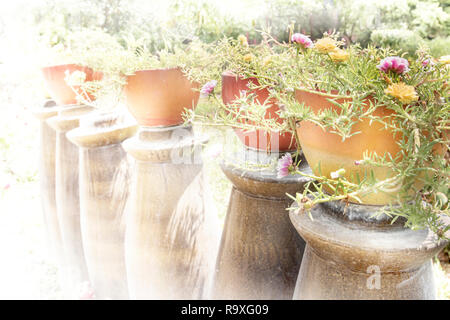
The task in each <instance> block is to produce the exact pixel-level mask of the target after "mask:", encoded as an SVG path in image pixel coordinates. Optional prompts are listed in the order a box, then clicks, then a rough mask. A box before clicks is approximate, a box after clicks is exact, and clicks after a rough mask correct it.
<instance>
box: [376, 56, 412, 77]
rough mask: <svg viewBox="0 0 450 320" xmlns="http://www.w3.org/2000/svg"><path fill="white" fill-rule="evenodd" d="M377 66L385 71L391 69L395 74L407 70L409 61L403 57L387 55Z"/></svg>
mask: <svg viewBox="0 0 450 320" xmlns="http://www.w3.org/2000/svg"><path fill="white" fill-rule="evenodd" d="M377 68H378V69H379V70H381V71H383V72H385V73H387V72H389V71H393V72H395V73H397V74H403V73H406V72H408V71H409V63H408V60H406V59H404V58H400V57H387V58H384V59H383V60H381V61H380V64H379V65H377Z"/></svg>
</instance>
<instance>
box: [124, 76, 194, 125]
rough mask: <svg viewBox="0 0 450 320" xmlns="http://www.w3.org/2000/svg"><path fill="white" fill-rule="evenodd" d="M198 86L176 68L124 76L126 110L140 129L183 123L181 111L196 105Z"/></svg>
mask: <svg viewBox="0 0 450 320" xmlns="http://www.w3.org/2000/svg"><path fill="white" fill-rule="evenodd" d="M195 88H198V84H196V83H192V82H191V81H189V79H188V78H187V77H186V76H185V75H184V74H183V72H182V71H181V69H180V68H170V69H152V70H140V71H136V73H135V74H133V75H129V76H127V84H126V86H125V95H126V98H127V105H128V109H129V110H130V112H131V114H132V115H133V116H134V117H135V118H136V120H137V122H138V124H139V125H141V126H148V127H152V126H173V125H177V124H180V123H182V122H183V118H182V113H183V111H184V109H185V108H186V109H192V108H194V107H195V106H196V105H197V102H198V98H199V94H200V93H199V92H198V91H196V90H194V89H195Z"/></svg>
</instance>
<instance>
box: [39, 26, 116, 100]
mask: <svg viewBox="0 0 450 320" xmlns="http://www.w3.org/2000/svg"><path fill="white" fill-rule="evenodd" d="M118 46H119V44H118V43H117V41H116V40H115V39H113V38H112V37H111V36H109V35H108V34H106V33H104V32H102V31H98V30H80V31H78V32H74V33H71V34H70V35H69V36H67V38H66V39H65V41H64V44H60V45H57V46H54V47H51V48H46V49H45V56H46V59H45V61H43V63H44V64H45V65H47V66H45V67H43V68H41V73H42V75H43V79H44V82H45V85H46V88H47V91H48V92H49V93H50V96H51V97H52V98H53V99H54V100H55V101H56V103H57V104H58V105H69V104H76V103H90V102H92V101H94V100H95V99H96V94H95V91H96V90H97V89H98V85H99V82H100V80H102V79H103V76H104V74H103V72H101V71H99V70H100V69H99V67H100V66H101V64H100V63H99V60H102V59H103V58H104V57H105V52H106V51H109V52H111V50H114V48H117V47H118Z"/></svg>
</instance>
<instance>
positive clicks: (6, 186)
mask: <svg viewBox="0 0 450 320" xmlns="http://www.w3.org/2000/svg"><path fill="white" fill-rule="evenodd" d="M9 188H11V184H9V183H7V184H5V186H4V187H3V189H4V190H8V189H9Z"/></svg>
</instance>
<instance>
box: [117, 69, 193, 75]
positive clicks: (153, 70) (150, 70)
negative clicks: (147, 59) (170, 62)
mask: <svg viewBox="0 0 450 320" xmlns="http://www.w3.org/2000/svg"><path fill="white" fill-rule="evenodd" d="M171 70H180V71H182V70H181V67H169V68H154V69H139V70H136V71H134V72H133V73H130V74H126V75H125V76H127V77H129V76H134V75H136V73H149V72H156V71H171ZM183 74H184V73H183Z"/></svg>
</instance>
